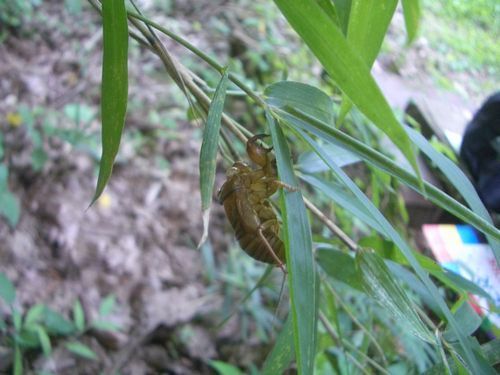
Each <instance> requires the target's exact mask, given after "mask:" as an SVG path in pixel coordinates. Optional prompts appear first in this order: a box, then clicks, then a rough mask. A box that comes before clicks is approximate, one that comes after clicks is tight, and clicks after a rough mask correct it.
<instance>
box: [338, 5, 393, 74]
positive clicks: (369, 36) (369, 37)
mask: <svg viewBox="0 0 500 375" xmlns="http://www.w3.org/2000/svg"><path fill="white" fill-rule="evenodd" d="M397 5H398V0H377V1H366V0H352V5H351V12H350V15H349V26H348V28H347V42H348V43H349V45H350V46H351V47H352V48H353V49H354V50H355V51H356V52H357V53H358V54H359V55H360V56H361V58H362V59H363V61H364V62H365V64H366V66H367V67H368V68H371V67H372V65H373V63H374V61H375V59H376V58H377V56H378V54H379V52H380V48H381V47H382V42H383V40H384V37H385V34H386V33H387V29H388V28H389V24H390V23H391V19H392V16H393V15H394V12H395V10H396V6H397Z"/></svg>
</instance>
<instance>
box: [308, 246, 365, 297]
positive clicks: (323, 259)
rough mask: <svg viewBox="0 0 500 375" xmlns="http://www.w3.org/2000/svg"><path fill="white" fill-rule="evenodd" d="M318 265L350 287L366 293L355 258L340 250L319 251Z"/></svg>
mask: <svg viewBox="0 0 500 375" xmlns="http://www.w3.org/2000/svg"><path fill="white" fill-rule="evenodd" d="M316 256H317V258H318V263H319V264H320V266H321V268H323V269H324V270H325V272H326V273H327V274H328V275H329V276H330V277H332V278H333V279H336V280H338V281H341V282H343V283H344V284H346V285H349V286H350V287H352V288H354V289H357V290H360V291H364V290H363V285H362V283H361V279H360V277H359V276H360V275H359V272H358V270H357V269H356V263H355V261H354V258H352V257H351V256H349V255H348V254H346V253H343V252H341V251H339V250H332V249H318V250H317V252H316Z"/></svg>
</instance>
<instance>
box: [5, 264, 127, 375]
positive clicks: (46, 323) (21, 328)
mask: <svg viewBox="0 0 500 375" xmlns="http://www.w3.org/2000/svg"><path fill="white" fill-rule="evenodd" d="M0 301H3V302H4V303H5V305H7V306H8V308H7V309H6V310H7V311H2V310H0V314H1V315H0V348H2V347H4V348H9V349H10V350H12V357H11V363H12V373H13V374H15V375H17V374H22V373H23V362H24V361H23V358H24V355H25V353H26V352H27V351H31V352H33V351H42V352H43V354H44V355H45V356H47V357H49V356H50V355H51V353H52V347H53V343H54V342H56V340H57V341H58V343H62V345H64V347H65V348H66V349H67V350H68V351H70V352H71V353H73V354H75V355H77V356H79V357H81V358H85V359H89V360H96V359H97V355H96V354H95V353H94V351H93V350H92V349H90V348H89V347H88V346H87V345H85V344H83V343H82V342H81V341H79V339H80V338H82V337H83V336H84V335H85V334H86V333H87V332H88V331H89V330H90V329H98V330H101V331H117V330H119V326H117V325H116V324H114V323H112V322H110V321H107V320H106V317H107V316H108V315H109V314H110V313H111V312H112V311H113V309H114V307H115V297H114V296H112V295H111V296H108V297H106V298H104V299H103V300H102V302H101V304H100V306H99V315H98V318H97V319H96V320H93V321H90V322H89V321H87V319H86V317H85V313H84V311H83V308H82V305H81V303H80V301H78V300H77V301H76V302H75V303H74V304H73V311H72V319H67V318H66V317H64V316H63V315H62V314H60V313H58V312H56V311H54V310H53V309H51V308H50V307H48V306H46V305H44V304H35V305H33V306H32V307H30V308H29V309H28V310H27V311H25V312H23V311H22V310H20V309H19V308H18V307H16V306H15V302H16V289H15V287H14V285H13V284H12V283H11V282H10V280H9V279H8V278H7V277H6V276H5V275H4V274H3V273H1V272H0Z"/></svg>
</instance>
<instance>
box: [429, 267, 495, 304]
mask: <svg viewBox="0 0 500 375" xmlns="http://www.w3.org/2000/svg"><path fill="white" fill-rule="evenodd" d="M429 273H430V274H431V275H432V276H434V277H435V278H436V279H438V280H439V281H441V282H442V283H443V284H445V285H446V286H448V287H449V288H451V289H454V290H455V291H457V292H458V291H461V290H465V291H466V292H469V293H472V294H475V295H478V296H481V297H484V298H487V299H489V300H490V302H491V303H494V300H493V298H492V297H491V296H490V295H489V294H488V293H487V292H486V291H485V290H484V289H483V288H481V287H480V286H478V285H476V284H474V283H473V282H472V281H470V280H467V279H465V278H463V277H462V276H460V275H459V274H457V273H455V272H452V271H448V270H446V269H443V270H442V271H441V272H429Z"/></svg>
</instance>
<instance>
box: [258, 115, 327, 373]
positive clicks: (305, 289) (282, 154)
mask: <svg viewBox="0 0 500 375" xmlns="http://www.w3.org/2000/svg"><path fill="white" fill-rule="evenodd" d="M266 118H267V122H268V125H269V129H270V132H271V136H272V140H273V146H274V150H275V153H276V162H277V166H278V175H279V178H280V180H281V181H283V182H284V183H286V184H289V185H291V186H298V181H297V178H296V177H295V174H294V171H293V166H292V158H291V155H290V151H289V149H288V145H287V143H286V139H285V137H284V135H283V133H282V131H281V129H280V128H279V127H278V126H277V124H276V123H275V122H274V119H273V118H272V117H271V115H270V113H268V112H267V111H266ZM281 215H282V219H283V229H284V235H283V237H284V242H285V248H286V259H287V271H288V282H289V289H290V303H291V312H292V319H293V320H292V321H293V332H294V343H295V356H296V359H297V367H298V370H299V373H300V374H312V372H313V369H314V357H315V354H316V333H317V332H316V327H317V309H318V300H317V298H318V296H317V291H318V290H317V288H316V283H317V278H316V271H315V264H314V259H313V254H312V237H311V227H310V224H309V220H308V218H307V213H306V209H305V205H304V201H303V199H302V194H301V193H300V192H299V191H296V192H286V191H282V192H281Z"/></svg>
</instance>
